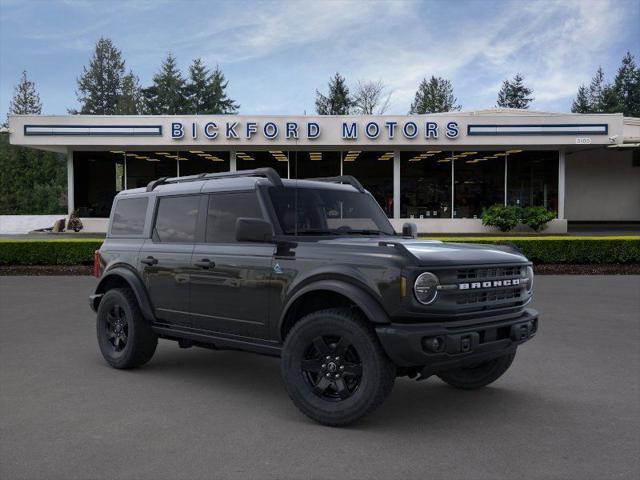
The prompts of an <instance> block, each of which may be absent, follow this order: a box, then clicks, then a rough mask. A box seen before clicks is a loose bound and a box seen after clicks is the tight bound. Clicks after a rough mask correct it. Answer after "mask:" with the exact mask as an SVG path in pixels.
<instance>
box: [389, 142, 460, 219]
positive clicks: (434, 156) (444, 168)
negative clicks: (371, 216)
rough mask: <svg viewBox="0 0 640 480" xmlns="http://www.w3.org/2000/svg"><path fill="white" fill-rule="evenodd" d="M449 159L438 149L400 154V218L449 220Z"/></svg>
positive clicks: (448, 156)
mask: <svg viewBox="0 0 640 480" xmlns="http://www.w3.org/2000/svg"><path fill="white" fill-rule="evenodd" d="M451 156H452V152H447V151H441V150H424V151H418V152H401V154H400V178H401V180H400V216H401V217H403V218H451Z"/></svg>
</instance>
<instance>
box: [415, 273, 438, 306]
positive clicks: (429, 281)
mask: <svg viewBox="0 0 640 480" xmlns="http://www.w3.org/2000/svg"><path fill="white" fill-rule="evenodd" d="M438 283H439V281H438V277H436V276H435V275H434V274H433V273H431V272H424V273H421V274H420V275H419V276H418V278H416V283H414V284H413V293H414V294H415V296H416V299H417V300H418V301H419V302H420V303H422V304H423V305H429V304H430V303H433V301H434V300H435V299H436V297H437V296H438Z"/></svg>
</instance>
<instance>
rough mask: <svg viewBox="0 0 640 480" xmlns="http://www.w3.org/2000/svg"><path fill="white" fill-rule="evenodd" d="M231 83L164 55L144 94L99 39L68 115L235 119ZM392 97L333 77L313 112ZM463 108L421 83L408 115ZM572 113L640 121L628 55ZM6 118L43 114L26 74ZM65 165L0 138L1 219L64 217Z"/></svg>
mask: <svg viewBox="0 0 640 480" xmlns="http://www.w3.org/2000/svg"><path fill="white" fill-rule="evenodd" d="M227 87H228V82H227V80H226V79H225V76H224V74H223V72H222V71H221V69H220V68H219V66H217V65H216V66H215V67H214V68H213V69H210V68H209V67H207V65H206V64H205V63H204V62H203V61H202V60H201V59H199V58H196V59H194V60H193V61H192V63H191V65H190V66H189V69H188V73H187V75H186V76H185V75H184V74H183V73H182V72H181V71H180V69H179V68H178V66H177V61H176V58H175V57H174V56H173V55H172V54H168V55H167V57H166V58H165V59H164V61H163V62H162V65H161V66H160V69H159V70H158V72H157V73H156V74H155V75H154V76H153V78H152V82H151V85H149V86H146V87H143V86H141V84H140V80H139V79H138V77H137V76H136V75H135V74H134V73H133V72H132V71H131V70H127V68H126V64H125V60H124V58H123V56H122V52H121V51H120V50H119V49H118V48H117V47H116V46H115V45H114V44H113V42H112V41H111V40H110V39H108V38H101V39H100V40H99V41H98V42H97V43H96V46H95V49H94V52H93V54H92V56H91V59H90V60H89V63H88V65H87V66H85V67H84V68H83V71H82V73H81V75H80V77H79V78H78V79H77V90H76V94H77V98H78V102H79V104H80V108H79V109H77V110H69V112H70V113H81V114H94V115H117V114H120V115H138V114H159V115H160V114H166V115H173V114H235V113H237V112H238V110H239V108H240V106H239V105H238V103H236V101H235V100H233V99H231V98H229V96H228V95H227ZM391 94H392V93H391V92H390V91H389V90H388V88H387V87H386V86H385V84H384V83H383V82H382V81H380V80H379V81H358V82H356V83H355V85H354V86H352V88H351V89H350V88H349V86H348V85H347V81H346V79H345V78H344V77H343V76H342V75H340V74H339V73H336V74H335V75H334V76H333V77H332V78H330V80H329V84H328V90H327V93H326V94H325V93H322V92H320V91H318V90H316V99H315V107H316V112H317V113H318V114H320V115H347V114H364V115H372V114H382V113H385V112H386V110H387V109H388V107H389V103H390V98H391ZM533 100H534V98H533V89H532V88H531V87H529V86H527V85H526V84H525V81H524V78H523V77H522V75H520V74H516V75H515V76H514V77H513V78H512V79H507V80H505V81H503V83H502V86H501V88H500V91H499V92H498V95H497V100H496V106H498V107H502V108H520V109H526V108H529V106H530V105H531V103H532V102H533ZM461 108H462V107H461V105H460V104H458V101H457V98H456V97H455V95H454V90H453V85H452V83H451V81H449V80H447V79H445V78H442V77H437V76H433V75H432V76H431V77H429V78H428V79H427V78H426V77H425V78H424V79H423V80H422V81H421V82H420V83H419V85H418V88H417V90H416V93H415V96H414V100H413V102H412V103H411V106H410V108H409V112H408V113H409V114H428V113H437V112H450V111H458V110H460V109H461ZM571 111H572V112H574V113H612V112H623V113H624V115H625V116H634V117H640V69H639V68H638V67H637V65H636V63H635V58H634V57H633V55H631V53H629V52H627V54H626V55H625V56H624V58H623V59H622V62H621V65H620V67H619V68H618V70H617V72H616V75H615V77H614V78H613V80H612V81H611V82H609V81H607V79H606V77H605V73H604V71H603V69H602V68H601V67H599V68H598V69H597V71H596V73H595V75H594V77H593V79H592V80H591V82H590V83H589V84H588V85H580V87H579V88H578V91H577V95H576V98H575V100H574V101H573V104H572V107H571ZM9 113H10V114H17V115H26V114H35V115H39V114H41V113H42V102H41V100H40V97H39V95H38V92H37V89H36V86H35V83H34V82H33V81H31V80H29V78H28V75H27V72H26V71H23V72H22V74H21V77H20V81H19V83H18V85H17V86H16V87H15V91H14V95H13V98H12V100H11V102H10V106H9ZM66 187H67V185H66V159H65V158H64V157H63V156H61V155H59V154H56V153H51V152H43V151H39V150H33V149H27V148H21V147H14V146H11V145H9V139H8V135H1V136H0V214H14V215H17V214H36V213H37V214H45V213H64V212H65V210H66V201H67V199H66Z"/></svg>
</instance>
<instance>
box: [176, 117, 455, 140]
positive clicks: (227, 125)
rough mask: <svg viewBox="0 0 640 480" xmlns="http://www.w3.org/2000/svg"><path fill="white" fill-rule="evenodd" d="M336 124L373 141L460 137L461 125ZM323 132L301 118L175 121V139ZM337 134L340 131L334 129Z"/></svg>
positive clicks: (347, 134) (295, 136)
mask: <svg viewBox="0 0 640 480" xmlns="http://www.w3.org/2000/svg"><path fill="white" fill-rule="evenodd" d="M332 127H336V128H339V129H340V131H339V136H340V138H341V139H342V140H357V139H358V138H361V137H362V136H365V137H366V138H368V139H369V140H376V139H379V138H385V139H386V140H394V139H395V138H397V137H402V138H405V139H407V140H412V139H415V138H424V139H432V140H436V139H438V138H440V136H441V135H443V136H445V137H446V138H449V139H452V140H453V139H455V138H458V135H459V134H460V127H459V126H458V123H457V122H454V121H449V122H446V123H445V124H444V125H439V124H438V122H433V121H414V120H407V121H403V122H398V121H391V120H389V121H368V122H365V123H359V122H355V121H341V122H336V123H335V124H334V125H332ZM322 134H323V131H322V126H321V125H320V124H319V123H318V122H313V121H308V122H297V121H284V122H275V121H266V122H264V123H261V122H256V121H245V122H242V121H226V122H214V121H204V122H201V121H198V122H194V121H192V122H188V123H186V122H172V123H171V138H172V139H174V140H181V139H185V138H187V139H193V140H197V139H198V138H201V137H204V138H206V139H208V140H216V139H219V138H225V139H227V140H234V139H237V140H240V139H246V140H251V139H253V138H254V137H257V136H260V137H262V138H263V139H266V140H278V139H285V140H300V139H302V138H304V139H306V140H316V139H319V138H320V137H321V136H322ZM332 134H333V135H335V134H336V132H332Z"/></svg>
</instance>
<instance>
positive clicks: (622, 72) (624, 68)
mask: <svg viewBox="0 0 640 480" xmlns="http://www.w3.org/2000/svg"><path fill="white" fill-rule="evenodd" d="M613 88H614V90H615V93H616V96H617V98H618V102H619V106H620V107H622V108H621V111H622V112H623V113H624V114H625V115H626V116H628V117H640V69H639V68H638V67H637V66H636V62H635V60H634V58H633V55H631V52H627V54H626V55H625V56H624V58H623V59H622V64H621V65H620V68H618V74H617V75H616V78H615V80H614V81H613Z"/></svg>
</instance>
